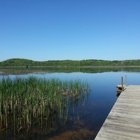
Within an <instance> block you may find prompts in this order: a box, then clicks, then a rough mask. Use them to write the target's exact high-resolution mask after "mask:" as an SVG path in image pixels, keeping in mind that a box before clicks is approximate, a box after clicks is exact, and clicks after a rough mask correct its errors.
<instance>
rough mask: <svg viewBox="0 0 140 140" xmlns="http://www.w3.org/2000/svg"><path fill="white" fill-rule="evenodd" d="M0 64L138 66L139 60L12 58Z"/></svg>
mask: <svg viewBox="0 0 140 140" xmlns="http://www.w3.org/2000/svg"><path fill="white" fill-rule="evenodd" d="M0 66H26V67H28V66H53V67H57V66H63V67H76V66H140V60H123V61H120V60H113V61H111V60H97V59H88V60H48V61H33V60H28V59H20V58H13V59H8V60H5V61H2V62H0Z"/></svg>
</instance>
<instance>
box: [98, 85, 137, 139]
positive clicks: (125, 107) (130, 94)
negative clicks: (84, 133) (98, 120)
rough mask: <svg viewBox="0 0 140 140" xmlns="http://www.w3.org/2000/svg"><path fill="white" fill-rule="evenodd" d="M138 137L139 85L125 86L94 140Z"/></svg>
mask: <svg viewBox="0 0 140 140" xmlns="http://www.w3.org/2000/svg"><path fill="white" fill-rule="evenodd" d="M118 139H119V140H138V139H140V85H129V86H125V89H124V91H122V93H121V94H120V96H119V97H118V99H117V101H116V103H115V104H114V106H113V108H112V109H111V111H110V113H109V115H108V117H107V118H106V120H105V122H104V124H103V126H102V127H101V129H100V131H99V132H98V134H97V136H96V138H95V140H118Z"/></svg>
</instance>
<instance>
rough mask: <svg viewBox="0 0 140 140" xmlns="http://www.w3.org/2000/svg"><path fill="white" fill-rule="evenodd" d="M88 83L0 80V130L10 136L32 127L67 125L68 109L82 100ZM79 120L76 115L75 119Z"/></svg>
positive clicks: (18, 79) (39, 79) (29, 78)
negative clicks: (10, 132)
mask: <svg viewBox="0 0 140 140" xmlns="http://www.w3.org/2000/svg"><path fill="white" fill-rule="evenodd" d="M88 94H89V85H88V84H87V83H83V82H80V81H79V80H76V81H61V80H59V79H50V80H47V79H45V78H44V79H43V78H36V77H28V78H18V77H17V78H15V79H11V78H9V77H8V78H5V77H3V78H2V80H1V81H0V129H1V130H7V129H11V131H13V133H14V134H15V135H16V133H19V132H20V131H24V130H26V131H27V132H28V131H30V129H35V128H47V131H48V133H49V132H50V128H51V129H52V128H54V127H56V125H57V124H59V125H60V124H61V122H60V121H59V120H62V122H64V123H66V121H67V120H68V117H69V116H68V115H69V108H70V106H72V107H73V108H74V107H75V106H76V105H78V102H79V101H81V102H83V101H84V98H85V96H87V95H88ZM78 120H79V116H78Z"/></svg>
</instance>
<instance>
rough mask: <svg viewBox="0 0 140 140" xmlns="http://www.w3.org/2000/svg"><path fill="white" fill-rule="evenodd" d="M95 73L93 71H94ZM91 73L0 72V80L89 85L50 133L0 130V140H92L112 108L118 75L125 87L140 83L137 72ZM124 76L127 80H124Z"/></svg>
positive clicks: (118, 70) (128, 70)
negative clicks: (64, 119) (30, 78)
mask: <svg viewBox="0 0 140 140" xmlns="http://www.w3.org/2000/svg"><path fill="white" fill-rule="evenodd" d="M95 71H96V70H95ZM95 71H94V70H92V72H91V71H89V70H84V71H82V72H81V71H80V70H79V72H78V71H76V72H72V71H71V72H69V73H66V72H57V71H56V72H55V71H53V72H46V71H41V70H40V71H33V72H31V73H30V72H29V71H28V73H21V74H19V73H18V75H16V74H15V73H14V74H7V73H6V74H3V73H2V70H1V72H0V80H1V79H2V78H3V77H10V78H12V79H14V78H16V77H23V78H25V77H29V76H35V77H39V78H46V79H52V78H57V79H60V80H62V81H65V80H67V81H69V80H80V81H83V82H87V83H88V84H89V86H90V94H89V95H88V96H86V97H85V98H84V99H83V100H79V102H77V103H76V104H75V107H74V108H70V110H69V118H68V120H67V122H66V123H65V124H64V123H63V124H59V123H58V125H55V127H54V126H51V127H52V128H51V129H50V133H46V128H45V127H44V128H42V130H33V131H29V132H25V131H24V130H23V131H21V132H19V133H17V134H16V135H14V134H12V132H11V131H8V130H3V129H1V130H0V139H1V140H5V139H8V140H12V139H30V140H31V139H35V140H36V139H42V140H46V139H49V140H57V139H67V140H69V139H73V140H77V139H79V140H82V139H83V140H90V139H94V138H95V136H96V135H97V133H98V131H99V129H100V128H101V126H102V124H103V122H104V121H105V119H106V117H107V115H108V113H109V112H110V110H111V108H112V107H113V105H114V103H115V101H116V100H117V98H118V97H117V96H116V93H117V92H116V85H118V84H120V81H121V80H120V79H121V76H123V77H124V84H128V85H139V84H140V78H139V77H140V72H139V71H140V70H139V68H137V69H117V70H113V69H108V70H106V71H104V70H101V69H100V71H99V72H98V71H96V72H95ZM126 77H127V78H126Z"/></svg>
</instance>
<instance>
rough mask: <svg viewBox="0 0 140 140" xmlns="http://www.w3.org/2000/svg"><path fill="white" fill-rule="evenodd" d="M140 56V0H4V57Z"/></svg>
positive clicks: (0, 17) (0, 52)
mask: <svg viewBox="0 0 140 140" xmlns="http://www.w3.org/2000/svg"><path fill="white" fill-rule="evenodd" d="M10 58H27V59H32V60H39V61H44V60H65V59H70V60H83V59H103V60H126V59H140V0H0V61H3V60H6V59H10Z"/></svg>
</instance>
